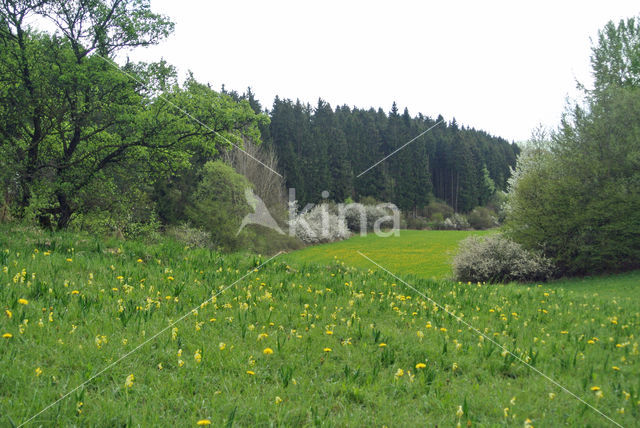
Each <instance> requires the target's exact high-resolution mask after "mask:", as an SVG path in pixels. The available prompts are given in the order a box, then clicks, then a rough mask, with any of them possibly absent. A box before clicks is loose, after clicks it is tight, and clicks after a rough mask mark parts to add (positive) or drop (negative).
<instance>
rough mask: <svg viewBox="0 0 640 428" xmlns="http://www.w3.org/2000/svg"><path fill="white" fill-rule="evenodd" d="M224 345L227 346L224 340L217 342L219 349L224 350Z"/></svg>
mask: <svg viewBox="0 0 640 428" xmlns="http://www.w3.org/2000/svg"><path fill="white" fill-rule="evenodd" d="M226 347H227V344H226V343H224V342H220V343H218V349H220V350H221V351H224V350H225V348H226Z"/></svg>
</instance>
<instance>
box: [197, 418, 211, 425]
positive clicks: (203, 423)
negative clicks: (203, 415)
mask: <svg viewBox="0 0 640 428" xmlns="http://www.w3.org/2000/svg"><path fill="white" fill-rule="evenodd" d="M196 425H211V421H210V420H209V419H200V420H199V421H198V422H196Z"/></svg>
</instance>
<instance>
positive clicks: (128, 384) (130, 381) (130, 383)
mask: <svg viewBox="0 0 640 428" xmlns="http://www.w3.org/2000/svg"><path fill="white" fill-rule="evenodd" d="M134 380H135V377H134V376H133V374H130V375H129V376H127V379H126V380H125V381H124V386H125V388H131V387H132V386H133V381H134Z"/></svg>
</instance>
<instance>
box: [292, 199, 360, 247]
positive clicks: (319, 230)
mask: <svg viewBox="0 0 640 428" xmlns="http://www.w3.org/2000/svg"><path fill="white" fill-rule="evenodd" d="M289 234H290V235H293V236H296V237H297V238H298V239H300V240H301V241H304V242H306V243H309V244H318V243H323V242H333V241H340V240H343V239H346V238H348V237H349V236H350V235H351V233H350V232H349V228H348V227H347V224H346V222H345V221H344V219H343V218H340V217H339V216H338V215H336V214H334V213H332V212H331V210H330V209H329V206H328V205H327V204H321V205H316V206H314V207H313V208H311V209H310V210H309V211H306V212H302V213H298V210H297V203H296V202H295V201H294V202H290V203H289Z"/></svg>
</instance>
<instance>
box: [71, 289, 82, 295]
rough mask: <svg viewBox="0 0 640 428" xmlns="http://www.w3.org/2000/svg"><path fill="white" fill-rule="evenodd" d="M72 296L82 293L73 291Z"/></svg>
mask: <svg viewBox="0 0 640 428" xmlns="http://www.w3.org/2000/svg"><path fill="white" fill-rule="evenodd" d="M71 294H72V295H75V294H80V292H79V291H78V290H73V291H72V292H71Z"/></svg>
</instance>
